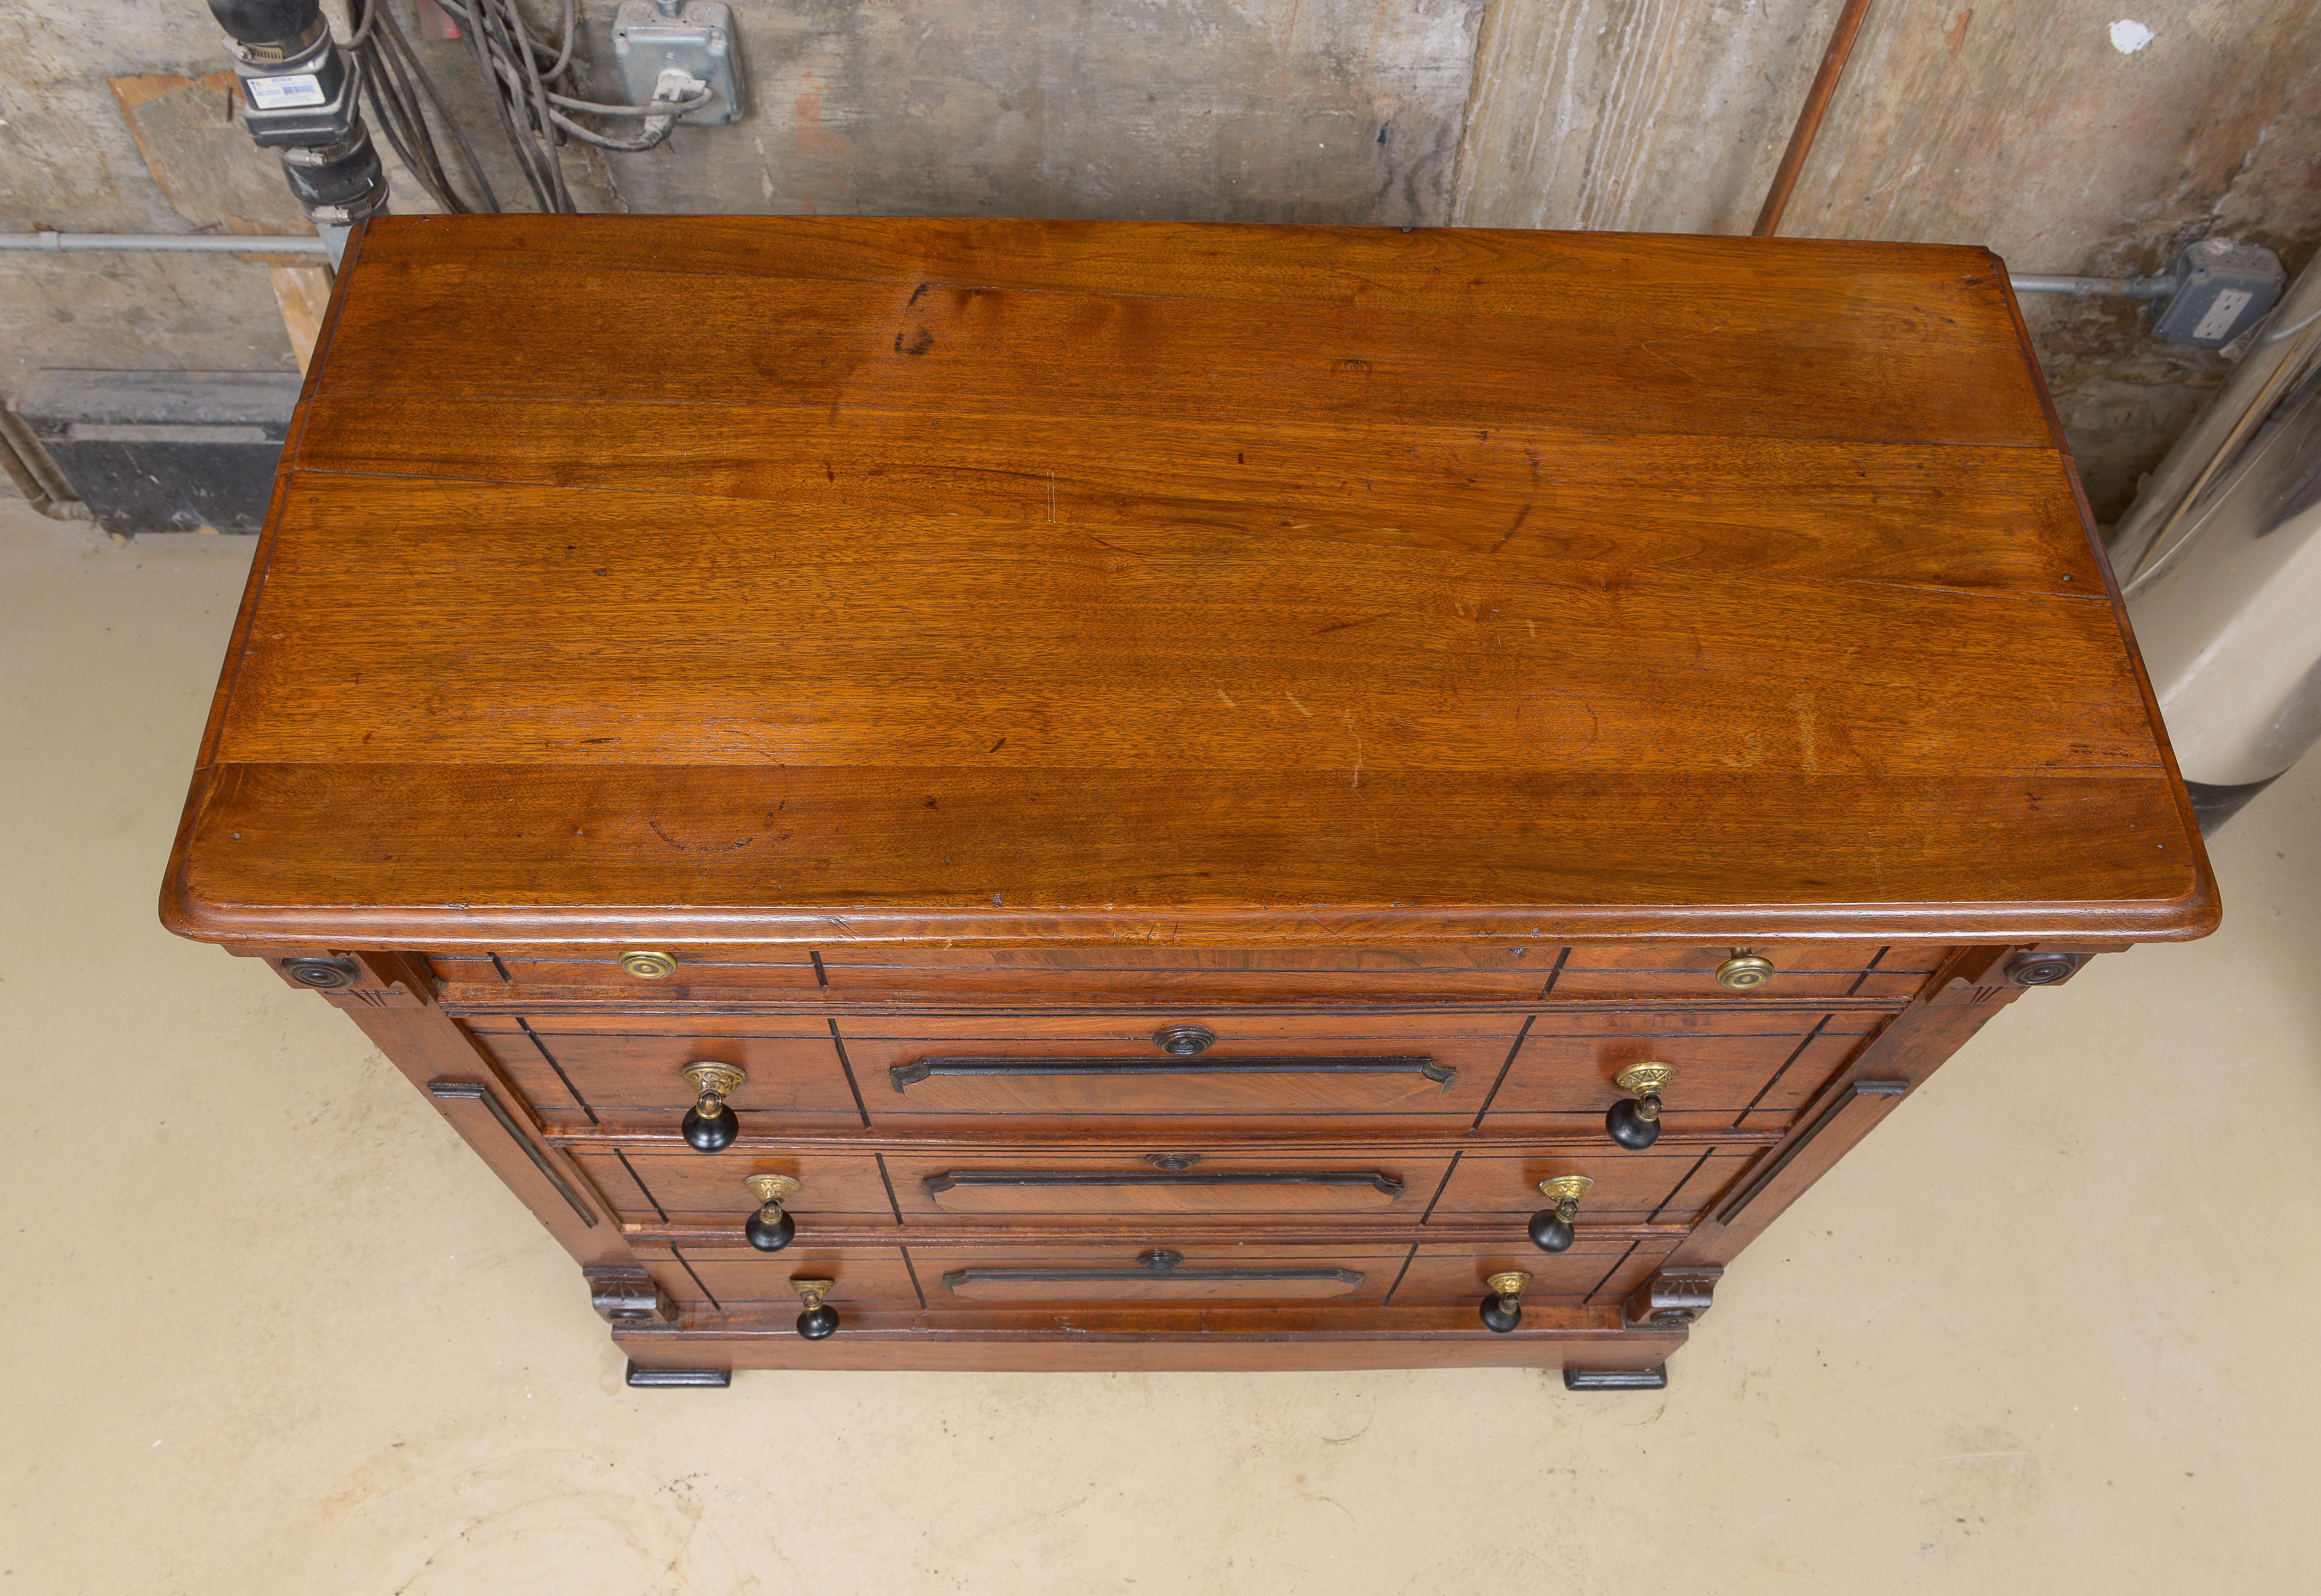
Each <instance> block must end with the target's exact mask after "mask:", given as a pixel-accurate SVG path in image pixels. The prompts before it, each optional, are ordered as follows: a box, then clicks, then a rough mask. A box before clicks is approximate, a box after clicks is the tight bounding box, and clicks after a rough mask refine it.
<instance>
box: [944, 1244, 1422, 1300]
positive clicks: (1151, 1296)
mask: <svg viewBox="0 0 2321 1596" xmlns="http://www.w3.org/2000/svg"><path fill="white" fill-rule="evenodd" d="M1409 1254H1410V1249H1409V1248H1408V1247H1406V1246H1401V1247H1362V1246H1360V1245H1346V1246H1334V1247H1333V1246H1280V1245H1254V1246H1216V1245H1207V1246H1204V1245H1176V1244H1173V1243H1170V1242H1166V1241H1161V1242H1154V1243H1151V1244H1150V1245H1127V1244H1106V1245H1075V1246H1043V1245H1031V1246H1012V1247H1004V1248H993V1247H975V1248H967V1247H923V1246H915V1247H913V1248H912V1249H911V1259H912V1263H913V1265H914V1266H915V1268H916V1269H917V1271H918V1274H919V1283H920V1285H921V1287H922V1289H924V1291H925V1292H926V1299H927V1304H928V1306H929V1307H931V1308H935V1307H966V1306H970V1305H982V1304H1002V1305H1005V1304H1015V1303H1047V1304H1054V1305H1059V1306H1069V1305H1071V1304H1074V1303H1081V1302H1196V1303H1198V1302H1239V1303H1252V1304H1263V1303H1271V1302H1338V1303H1363V1302H1382V1301H1384V1300H1385V1299H1386V1293H1387V1290H1388V1288H1389V1287H1390V1286H1392V1285H1393V1284H1394V1281H1395V1278H1396V1277H1397V1275H1399V1274H1400V1273H1401V1272H1402V1266H1403V1264H1404V1263H1406V1261H1407V1260H1408V1258H1409Z"/></svg>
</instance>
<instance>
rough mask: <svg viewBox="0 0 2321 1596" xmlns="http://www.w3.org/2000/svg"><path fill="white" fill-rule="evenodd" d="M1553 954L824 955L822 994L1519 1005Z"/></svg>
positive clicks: (1505, 948) (1542, 982)
mask: <svg viewBox="0 0 2321 1596" xmlns="http://www.w3.org/2000/svg"><path fill="white" fill-rule="evenodd" d="M1559 951H1560V950H1558V949H1556V948H1555V947H1552V946H1548V947H1539V946H1535V945H1532V944H1512V945H1508V944H1498V945H1483V946H1478V947H1474V948H1455V947H1454V948H1448V949H1443V950H1440V951H1438V950H1434V949H1424V950H1399V951H1389V950H1383V949H1360V948H1347V949H1333V948H1285V949H1279V950H1271V949H1267V950H1244V949H1232V948H1225V949H1200V948H1096V949H1039V950H1024V949H1006V948H1001V949H975V950H960V949H953V948H942V949H916V948H912V949H879V948H870V947H865V948H852V947H846V948H824V949H823V950H821V953H822V961H823V965H824V972H825V973H826V974H827V976H828V978H829V980H830V995H831V996H832V998H833V999H837V1000H840V1001H847V1002H859V1001H864V1000H869V1001H874V1002H883V1003H907V1002H941V1003H954V1002H957V1003H977V1002H986V1003H1025V1002H1051V1003H1076V1004H1117V1003H1123V1002H1131V1003H1139V1004H1142V1003H1195V1004H1231V1003H1250V1004H1266V1003H1297V1002H1327V1003H1375V1002H1392V1001H1403V1002H1411V1001H1416V1002H1423V1003H1450V1002H1488V1003H1527V1002H1530V1001H1531V1000H1533V999H1535V998H1537V997H1538V996H1539V995H1540V994H1541V993H1542V992H1543V990H1545V988H1546V986H1547V982H1548V978H1549V976H1550V974H1551V973H1552V971H1553V969H1554V967H1555V957H1556V953H1558V952H1559Z"/></svg>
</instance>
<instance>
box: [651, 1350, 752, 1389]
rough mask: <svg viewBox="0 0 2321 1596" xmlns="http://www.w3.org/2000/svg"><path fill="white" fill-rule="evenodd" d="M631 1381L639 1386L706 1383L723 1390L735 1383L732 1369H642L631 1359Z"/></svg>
mask: <svg viewBox="0 0 2321 1596" xmlns="http://www.w3.org/2000/svg"><path fill="white" fill-rule="evenodd" d="M629 1383H630V1384H631V1385H633V1386H638V1387H653V1386H663V1385H706V1386H715V1388H716V1389H717V1390H719V1391H723V1390H724V1389H725V1388H726V1387H727V1386H729V1385H731V1384H733V1370H731V1369H640V1368H638V1367H637V1365H636V1360H635V1359H633V1358H632V1359H631V1360H630V1361H629Z"/></svg>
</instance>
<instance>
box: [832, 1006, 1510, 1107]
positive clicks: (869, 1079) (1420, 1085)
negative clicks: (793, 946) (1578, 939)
mask: <svg viewBox="0 0 2321 1596" xmlns="http://www.w3.org/2000/svg"><path fill="white" fill-rule="evenodd" d="M1523 1020H1524V1017H1523V1016H1522V1015H1520V1014H1511V1013H1496V1012H1488V1011H1486V1012H1479V1013H1470V1014H1464V1015H1461V1014H1444V1013H1422V1014H1359V1013H1357V1014H1348V1013H1332V1014H1300V1015H1278V1014H1250V1013H1245V1012H1237V1011H1234V1010H1231V1009H1198V1010H1149V1011H1144V1012H1142V1013H1126V1014H1110V1015H1074V1014H1058V1015H1024V1016H1016V1017H1006V1018H1002V1017H988V1018H986V1017H973V1016H941V1017H908V1016H896V1017H880V1016H861V1015H850V1016H847V1017H843V1018H842V1019H841V1020H840V1022H839V1027H840V1030H841V1031H842V1034H843V1035H844V1036H845V1039H846V1050H847V1053H848V1056H849V1057H850V1059H851V1060H852V1062H853V1064H854V1068H855V1071H856V1072H857V1077H858V1079H859V1080H860V1081H861V1082H862V1085H863V1087H864V1097H865V1102H866V1103H867V1105H868V1106H869V1111H870V1113H871V1116H872V1117H873V1118H874V1119H877V1120H882V1121H883V1120H895V1121H916V1120H922V1119H927V1118H952V1117H965V1118H988V1117H1024V1118H1042V1119H1066V1120H1075V1121H1082V1122H1088V1121H1115V1122H1132V1121H1136V1120H1143V1119H1155V1118H1159V1119H1246V1120H1271V1119H1283V1118H1301V1117H1340V1116H1353V1117H1361V1116H1370V1117H1390V1118H1395V1119H1415V1120H1421V1121H1429V1120H1431V1121H1434V1122H1436V1123H1437V1124H1439V1125H1441V1126H1453V1125H1463V1124H1465V1123H1467V1122H1469V1121H1471V1120H1472V1119H1473V1118H1474V1117H1475V1114H1476V1112H1477V1111H1478V1110H1479V1108H1481V1107H1482V1105H1483V1101H1484V1099H1485V1098H1486V1096H1487V1095H1488V1093H1489V1090H1490V1088H1491V1083H1492V1082H1493V1081H1495V1080H1496V1079H1497V1076H1498V1072H1499V1071H1500V1070H1501V1069H1502V1068H1503V1067H1504V1066H1505V1064H1506V1059H1507V1053H1508V1050H1509V1049H1510V1048H1511V1047H1512V1046H1513V1045H1514V1042H1515V1036H1516V1035H1517V1033H1518V1032H1519V1031H1520V1030H1521V1029H1522V1026H1523Z"/></svg>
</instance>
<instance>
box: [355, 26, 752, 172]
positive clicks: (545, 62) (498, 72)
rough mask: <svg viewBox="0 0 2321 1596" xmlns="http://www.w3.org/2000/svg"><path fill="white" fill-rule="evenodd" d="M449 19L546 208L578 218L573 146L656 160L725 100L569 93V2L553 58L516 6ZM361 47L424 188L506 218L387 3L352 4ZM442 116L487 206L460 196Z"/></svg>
mask: <svg viewBox="0 0 2321 1596" xmlns="http://www.w3.org/2000/svg"><path fill="white" fill-rule="evenodd" d="M437 4H439V5H441V7H442V8H443V11H444V13H445V14H447V15H449V16H450V17H451V19H452V21H454V22H456V23H459V24H460V34H461V36H462V37H463V38H465V39H466V40H467V41H468V42H469V46H470V47H471V48H472V50H473V51H474V55H475V60H476V65H477V68H478V70H479V71H481V72H482V73H483V75H484V80H485V82H486V83H487V85H489V86H490V90H491V96H492V108H493V110H494V111H495V112H496V113H497V114H498V116H499V123H500V131H501V132H503V133H505V135H506V137H507V141H508V148H509V149H510V150H513V151H514V154H515V162H516V168H517V169H518V170H520V171H522V172H523V177H524V181H525V183H526V184H527V185H528V186H529V187H531V189H532V199H533V202H534V204H535V205H536V206H537V208H539V209H541V210H542V211H577V210H578V209H579V207H578V205H574V204H573V203H572V191H571V189H570V187H568V186H567V185H566V183H565V181H564V169H563V167H562V165H561V163H560V161H559V160H558V159H557V150H558V148H559V147H560V145H562V144H563V142H564V141H565V139H566V137H567V136H569V137H571V138H575V139H578V140H580V141H583V142H585V143H589V144H594V145H596V147H597V148H598V149H600V150H621V151H626V152H634V151H637V150H651V149H652V148H653V147H654V146H656V145H658V144H660V142H661V141H663V140H665V139H667V138H668V137H669V132H670V131H671V130H672V129H673V128H675V127H676V125H677V120H678V118H679V117H681V116H683V115H684V114H686V113H687V112H689V111H698V110H700V109H701V108H702V107H703V106H705V105H708V104H709V102H710V101H711V100H712V99H713V98H714V97H715V96H714V94H713V93H712V92H711V91H710V90H708V89H703V90H702V91H701V92H700V93H698V94H696V95H695V96H691V97H690V98H687V99H682V100H656V101H654V102H653V103H652V104H651V105H600V104H597V103H596V102H595V101H592V100H584V99H579V98H577V97H575V96H570V95H568V94H564V93H562V92H560V90H561V87H563V86H564V85H565V79H566V74H567V73H569V71H570V70H571V68H572V44H573V39H574V36H575V32H576V27H577V17H576V9H577V8H576V6H575V4H574V0H562V15H561V21H560V27H559V29H558V32H559V39H558V41H557V44H556V47H555V48H554V49H553V50H551V49H550V48H549V47H548V45H547V44H545V43H544V42H541V41H536V40H534V39H533V38H532V30H531V28H530V26H529V25H528V24H527V23H525V22H524V20H523V12H522V11H520V10H519V9H518V8H517V5H516V3H515V0H437ZM348 8H349V12H350V20H351V21H352V22H353V23H354V37H353V38H352V39H351V40H350V41H348V44H347V49H348V50H350V51H351V52H352V53H353V54H354V55H355V56H356V57H357V58H358V59H359V60H360V70H361V72H362V86H363V92H364V94H365V96H367V97H368V98H369V102H370V106H371V112H372V114H373V116H374V117H375V118H376V120H377V121H378V127H379V131H380V132H382V133H384V134H386V136H387V142H388V143H389V144H391V145H392V146H394V149H395V152H396V154H397V155H399V156H401V157H402V158H403V164H404V165H405V166H406V167H408V168H409V169H411V174H412V176H414V177H415V178H418V179H419V182H420V186H421V187H423V188H425V189H426V190H427V192H428V194H429V195H430V196H432V197H433V199H434V201H435V203H436V204H437V205H441V206H442V207H443V209H445V210H446V211H451V212H454V213H460V214H465V213H469V212H475V211H497V210H499V209H500V202H499V196H497V195H496V194H494V193H493V192H492V186H491V183H490V181H489V179H487V178H486V177H485V176H484V169H483V165H482V163H481V162H479V161H478V160H477V159H476V152H475V150H473V149H472V148H471V147H470V146H469V143H468V141H467V138H466V136H465V135H464V134H462V133H461V132H460V128H459V124H458V123H456V122H454V121H453V120H452V119H451V114H450V112H449V111H448V110H447V109H446V108H445V105H444V104H443V97H442V96H441V94H440V93H439V92H438V91H437V89H436V87H435V82H434V79H433V78H430V77H429V76H428V74H427V68H425V67H423V66H422V65H421V64H420V61H419V57H418V55H417V53H416V52H415V51H414V50H412V48H411V41H410V40H409V39H408V38H406V37H405V34H404V32H403V28H402V26H401V24H400V23H397V22H396V20H395V16H394V14H393V13H392V12H390V11H389V10H388V8H387V0H348ZM422 99H424V101H425V104H426V105H432V107H433V108H434V111H435V115H436V119H437V120H438V121H439V122H441V123H442V124H443V126H444V127H445V128H446V129H447V130H449V131H450V132H451V138H452V141H453V142H454V144H455V145H456V146H457V147H458V150H459V156H460V164H461V165H462V166H464V167H465V168H466V169H467V172H468V178H469V182H470V183H471V184H472V185H473V187H474V189H475V192H476V194H477V195H478V196H479V200H480V203H470V202H469V200H467V199H466V198H464V197H462V196H460V193H459V192H458V190H457V189H455V188H454V187H452V183H451V176H450V174H449V173H448V172H447V171H446V170H445V169H444V165H443V160H442V156H441V152H440V151H439V150H437V149H436V146H435V140H434V135H433V133H432V131H431V130H430V128H429V125H428V122H427V118H426V116H425V114H424V113H423V107H422V104H421V102H422ZM573 113H578V114H580V115H584V116H596V117H641V118H643V119H644V123H645V125H644V128H643V130H642V132H640V133H639V134H638V135H637V136H636V137H634V138H627V139H619V138H613V137H610V136H608V135H606V134H605V133H601V132H597V131H596V129H594V128H591V127H588V126H587V125H586V124H584V123H580V122H578V121H575V120H574V118H573Z"/></svg>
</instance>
